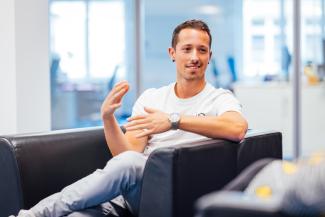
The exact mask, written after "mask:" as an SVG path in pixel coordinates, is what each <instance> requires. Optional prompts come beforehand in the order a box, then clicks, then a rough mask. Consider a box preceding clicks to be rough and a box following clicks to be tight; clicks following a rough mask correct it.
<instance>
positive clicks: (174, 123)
mask: <svg viewBox="0 0 325 217" xmlns="http://www.w3.org/2000/svg"><path fill="white" fill-rule="evenodd" d="M168 120H169V122H170V124H171V127H170V129H171V130H177V129H179V123H180V120H181V115H180V114H179V113H176V112H174V113H170V114H169V116H168Z"/></svg>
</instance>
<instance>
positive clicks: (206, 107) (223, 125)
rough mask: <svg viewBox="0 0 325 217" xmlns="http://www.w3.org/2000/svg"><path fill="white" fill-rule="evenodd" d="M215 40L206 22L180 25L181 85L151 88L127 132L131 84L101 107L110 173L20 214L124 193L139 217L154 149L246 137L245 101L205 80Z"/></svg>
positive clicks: (70, 207)
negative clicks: (124, 111)
mask: <svg viewBox="0 0 325 217" xmlns="http://www.w3.org/2000/svg"><path fill="white" fill-rule="evenodd" d="M211 41H212V38H211V34H210V30H209V28H208V26H207V25H206V24H205V23H204V22H202V21H200V20H189V21H185V22H184V23H182V24H180V25H179V26H177V27H176V29H175V30H174V33H173V38H172V47H171V48H169V50H168V51H169V56H170V58H171V59H172V61H173V62H175V64H176V71H177V74H176V82H175V83H172V84H170V85H168V86H165V87H161V88H159V89H148V90H146V91H145V92H144V93H143V94H142V95H141V96H140V97H139V99H138V100H137V101H136V103H135V105H134V107H133V113H132V117H131V118H129V119H128V123H127V124H126V125H125V129H126V133H125V134H123V133H122V131H121V130H120V126H119V125H118V123H117V121H116V118H115V116H114V112H115V110H116V109H117V108H118V107H120V106H121V102H122V98H123V96H124V95H125V94H126V93H127V91H128V90H129V85H128V83H127V82H126V81H123V82H120V83H118V84H117V85H116V86H115V87H114V88H113V89H112V91H111V92H110V93H109V94H108V96H107V97H106V99H105V101H104V102H103V105H102V108H101V114H102V118H103V122H104V131H105V137H106V141H107V144H108V147H109V149H110V151H111V153H112V154H113V155H114V157H113V158H112V159H111V160H110V161H108V163H107V165H106V166H105V167H104V169H102V170H96V171H95V172H94V173H92V174H90V175H89V176H87V177H85V178H83V179H81V180H79V181H78V182H76V183H74V184H72V185H70V186H68V187H66V188H64V189H63V190H62V191H61V192H59V193H56V194H54V195H52V196H50V197H48V198H45V199H44V200H42V201H41V202H40V203H38V204H37V205H36V206H34V207H32V208H31V209H30V210H28V211H22V212H20V213H21V216H23V215H24V213H25V214H29V215H30V216H37V217H39V216H63V215H66V214H68V213H71V212H73V211H75V210H81V209H84V208H86V207H90V206H94V205H98V204H100V203H103V202H105V201H109V200H112V199H113V198H115V197H117V196H119V195H123V197H124V199H125V201H126V202H127V205H128V207H129V208H130V211H131V212H132V213H134V214H135V215H137V214H138V208H139V200H140V191H141V181H142V174H143V169H144V166H145V162H146V160H147V156H148V155H149V154H150V153H151V152H152V150H154V149H156V148H158V147H163V146H167V145H171V144H181V143H193V142H204V141H207V140H211V139H213V138H224V139H230V140H233V141H240V140H241V139H243V138H244V135H245V133H246V130H247V122H246V120H245V119H244V118H243V117H242V115H241V106H240V104H239V102H238V101H237V100H236V99H235V98H234V96H233V95H232V94H231V92H229V91H226V90H223V89H215V88H214V87H213V86H211V85H210V84H208V83H207V82H206V80H205V70H206V68H207V66H208V64H209V60H210V58H211V55H212V52H211Z"/></svg>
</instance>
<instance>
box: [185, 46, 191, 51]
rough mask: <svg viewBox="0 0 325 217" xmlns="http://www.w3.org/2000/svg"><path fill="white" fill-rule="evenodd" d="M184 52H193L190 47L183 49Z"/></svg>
mask: <svg viewBox="0 0 325 217" xmlns="http://www.w3.org/2000/svg"><path fill="white" fill-rule="evenodd" d="M183 51H185V52H189V51H191V48H189V47H185V48H183Z"/></svg>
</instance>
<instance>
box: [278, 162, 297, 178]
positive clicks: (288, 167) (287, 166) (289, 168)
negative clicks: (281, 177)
mask: <svg viewBox="0 0 325 217" xmlns="http://www.w3.org/2000/svg"><path fill="white" fill-rule="evenodd" d="M282 170H283V171H284V172H285V173H286V174H289V175H291V174H294V173H296V172H297V170H298V167H297V165H296V164H294V163H290V162H286V161H284V162H283V163H282Z"/></svg>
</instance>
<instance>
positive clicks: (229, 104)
mask: <svg viewBox="0 0 325 217" xmlns="http://www.w3.org/2000/svg"><path fill="white" fill-rule="evenodd" d="M216 106H217V115H221V114H223V113H225V112H228V111H236V112H239V113H242V105H241V104H240V102H239V101H238V99H237V98H236V97H235V96H234V95H233V94H232V92H230V91H229V90H225V92H224V93H222V94H221V95H220V96H219V97H218V98H217V100H216Z"/></svg>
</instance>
